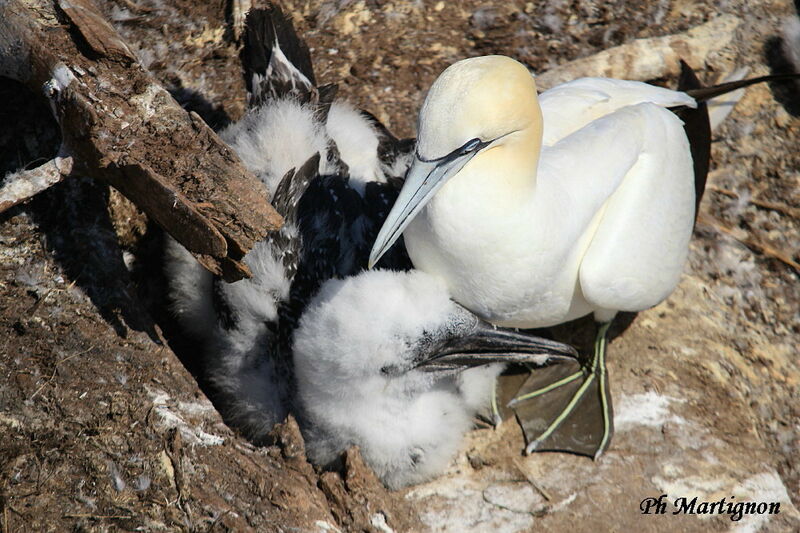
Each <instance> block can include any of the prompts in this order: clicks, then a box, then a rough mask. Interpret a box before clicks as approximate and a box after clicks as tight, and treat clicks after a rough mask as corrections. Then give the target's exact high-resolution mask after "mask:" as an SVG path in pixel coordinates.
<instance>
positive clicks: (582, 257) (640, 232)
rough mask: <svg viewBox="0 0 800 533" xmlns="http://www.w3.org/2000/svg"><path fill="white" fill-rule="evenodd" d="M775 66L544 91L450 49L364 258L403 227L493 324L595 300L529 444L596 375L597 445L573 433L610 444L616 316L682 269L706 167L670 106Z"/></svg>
mask: <svg viewBox="0 0 800 533" xmlns="http://www.w3.org/2000/svg"><path fill="white" fill-rule="evenodd" d="M765 79H772V78H761V79H757V80H746V81H742V82H735V83H732V84H726V85H725V86H721V87H717V88H708V89H699V90H697V91H694V92H692V91H689V92H688V94H687V92H682V91H672V90H668V89H663V88H660V87H655V86H652V85H648V84H646V83H641V82H634V81H622V80H614V79H606V78H583V79H578V80H575V81H572V82H569V83H565V84H563V85H560V86H558V87H555V88H553V89H550V90H548V91H545V92H544V93H542V94H541V95H539V94H537V90H536V83H535V81H534V77H533V75H532V74H531V73H530V72H529V71H528V69H527V68H526V67H525V66H524V65H522V64H521V63H519V62H517V61H515V60H513V59H511V58H508V57H504V56H485V57H476V58H470V59H465V60H462V61H459V62H457V63H455V64H453V65H451V66H450V67H448V68H447V69H446V70H445V71H444V72H443V73H442V74H441V75H440V76H439V78H438V79H437V80H436V81H435V82H434V84H433V85H432V87H431V89H430V91H429V93H428V95H427V97H426V99H425V102H424V104H423V106H422V109H421V111H420V115H419V124H418V129H419V131H418V140H417V146H416V152H415V157H414V161H413V163H412V165H411V168H410V170H409V172H408V174H407V177H406V181H405V184H404V186H403V189H402V191H401V193H400V196H399V197H398V199H397V202H396V203H395V205H394V206H393V208H392V211H391V213H390V214H389V216H388V218H387V220H386V222H385V223H384V225H383V227H382V228H381V231H380V233H379V235H378V238H377V239H376V242H375V244H374V247H373V249H372V252H371V254H370V264H373V263H374V262H375V261H376V260H378V259H379V258H380V257H381V255H382V254H383V252H384V251H385V250H386V249H387V247H388V246H390V245H391V244H392V243H393V242H394V241H395V239H397V238H398V237H399V236H400V235H401V234H402V235H403V237H404V239H405V245H406V248H407V251H408V254H409V256H410V258H411V260H412V262H413V264H414V266H415V268H418V269H420V270H423V271H425V272H428V273H430V274H433V275H436V276H438V277H440V278H441V279H443V280H444V281H445V283H446V285H447V288H448V290H449V291H450V294H451V295H452V297H453V298H454V299H455V300H456V301H457V302H459V303H460V304H462V305H464V306H465V307H467V308H468V309H470V310H471V311H473V312H475V313H476V314H478V315H479V316H481V317H482V318H484V319H486V320H488V321H490V322H491V323H493V324H498V325H502V326H507V327H520V328H539V327H546V326H551V325H555V324H560V323H563V322H566V321H569V320H572V319H574V318H578V317H581V316H584V315H587V314H590V313H593V314H594V317H595V320H596V321H597V322H598V324H599V327H598V333H597V340H596V342H595V350H594V355H593V357H592V358H591V361H590V362H589V363H588V364H587V365H586V367H585V368H584V370H583V371H582V372H578V373H574V374H572V375H569V376H563V377H562V379H560V380H558V381H556V382H554V383H551V384H550V385H548V386H544V387H542V389H540V390H538V391H536V392H535V394H534V395H541V394H543V393H545V392H550V391H553V390H555V389H559V388H560V387H564V386H566V385H569V386H570V387H573V389H572V392H571V393H570V394H569V395H567V397H566V398H563V404H562V405H563V406H564V407H563V410H562V411H561V412H560V413H559V414H558V415H557V416H555V419H554V420H552V421H551V423H549V424H547V425H545V426H544V427H542V428H541V433H540V435H539V436H538V438H536V439H532V441H531V442H530V443H529V445H528V448H527V451H528V452H530V451H533V450H535V449H537V448H538V447H540V446H541V445H542V443H544V442H545V441H546V440H547V439H548V437H550V436H551V435H552V434H553V432H554V431H555V429H556V428H557V427H558V426H559V425H560V424H561V423H563V422H564V421H565V420H566V419H567V418H568V417H569V416H570V414H571V413H572V412H573V410H574V409H575V408H576V406H577V405H578V404H579V403H580V402H581V400H582V399H583V397H584V395H585V394H587V392H588V391H590V390H591V391H594V392H597V393H598V397H597V400H598V401H599V403H600V407H601V409H600V411H601V413H602V419H603V430H602V432H601V434H600V435H598V438H597V441H596V442H595V443H593V444H592V446H591V449H590V450H587V449H586V447H585V446H584V445H581V446H579V447H577V448H571V449H572V451H578V452H582V453H588V454H589V455H594V456H595V457H596V456H598V455H599V454H601V453H602V452H603V451H604V450H605V448H606V447H607V446H608V443H609V439H610V437H611V433H612V420H611V416H612V415H611V404H610V396H609V395H608V393H607V387H606V383H605V382H606V379H607V378H606V371H605V359H604V357H605V349H606V344H607V338H606V333H607V330H608V327H609V325H610V323H611V320H612V319H613V318H614V316H615V315H616V313H617V312H619V311H641V310H644V309H647V308H649V307H652V306H654V305H656V304H658V303H659V302H661V301H662V300H664V299H665V298H666V297H667V296H668V295H669V294H670V293H671V292H672V291H673V289H674V288H675V286H676V285H677V283H678V280H679V278H680V275H681V271H682V269H683V265H684V262H685V260H686V256H687V253H688V244H689V238H690V236H691V233H692V228H693V224H694V220H695V209H696V200H699V196H700V195H701V194H702V190H703V187H704V183H705V174H704V173H703V172H704V171H703V170H702V169H701V168H700V167H702V166H703V164H702V162H701V161H697V162H696V163H698V180H697V183H695V177H694V175H695V171H694V170H693V161H692V156H691V153H690V144H689V142H688V140H687V135H686V133H684V128H683V123H682V121H681V120H680V119H679V118H678V117H677V116H676V115H675V114H674V113H673V112H672V111H670V108H674V107H683V108H694V107H696V106H697V102H696V100H695V97H693V96H692V95H694V96H696V97H698V99H702V98H708V97H711V96H714V95H716V94H720V93H722V92H725V91H727V90H733V89H734V88H738V87H741V86H744V85H747V84H750V83H755V82H757V81H764V80H765ZM705 121H706V124H707V118H705ZM706 127H707V126H706ZM706 142H710V138H709V140H707V141H706ZM706 150H707V147H706ZM700 152H703V150H702V149H700V150H699V151H698V153H700ZM706 153H707V152H706ZM706 170H707V166H706ZM696 189H697V190H696ZM518 400H519V399H518ZM545 446H549V444H545Z"/></svg>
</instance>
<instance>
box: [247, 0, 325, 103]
mask: <svg viewBox="0 0 800 533" xmlns="http://www.w3.org/2000/svg"><path fill="white" fill-rule="evenodd" d="M276 44H277V46H278V47H279V48H280V50H281V52H283V55H284V56H285V57H286V59H287V60H288V61H289V62H290V63H291V64H292V65H293V66H294V67H295V68H296V69H297V70H298V71H299V72H300V73H301V74H302V75H303V76H305V77H306V79H307V80H308V81H309V82H310V83H311V85H312V87H313V86H316V79H315V77H314V68H313V66H312V63H311V53H310V52H309V49H308V46H307V45H306V43H305V42H304V41H303V40H302V39H301V38H300V36H299V35H298V34H297V32H296V30H295V28H294V24H292V19H291V17H290V16H288V15H287V14H286V13H284V11H283V10H282V9H281V8H280V7H279V6H278V5H277V4H274V3H268V4H266V5H265V6H264V7H259V8H253V9H251V10H250V11H248V13H247V19H246V21H245V30H244V33H243V35H242V49H241V51H240V53H239V58H240V60H241V63H242V67H243V69H244V80H245V85H246V87H247V90H248V92H250V94H252V95H257V94H260V93H268V92H269V90H266V91H264V90H262V89H261V88H260V87H257V86H256V84H257V83H259V82H260V83H262V84H269V83H270V80H268V79H266V76H267V73H268V69H269V65H270V60H271V58H272V54H273V51H274V48H275V45H276ZM259 77H260V78H259ZM256 80H259V81H256Z"/></svg>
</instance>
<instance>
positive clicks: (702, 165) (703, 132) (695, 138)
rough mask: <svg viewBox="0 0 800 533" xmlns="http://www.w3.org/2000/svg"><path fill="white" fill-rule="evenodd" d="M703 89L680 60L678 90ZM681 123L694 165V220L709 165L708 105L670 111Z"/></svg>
mask: <svg viewBox="0 0 800 533" xmlns="http://www.w3.org/2000/svg"><path fill="white" fill-rule="evenodd" d="M702 87H703V85H702V83H701V82H700V79H699V78H698V77H697V75H696V74H695V72H694V70H692V67H690V66H689V65H688V64H687V63H686V62H685V61H683V60H681V75H680V77H679V78H678V90H679V91H683V92H685V93H687V94H691V92H692V91H694V90H699V89H701V88H702ZM672 111H673V112H674V113H675V114H676V115H678V118H680V119H681V120H682V121H683V129H684V131H685V132H686V137H687V138H688V139H689V149H690V150H691V153H692V163H693V165H694V193H695V210H694V213H695V218H697V213H698V212H699V209H700V200H702V199H703V192H704V191H705V189H706V179H707V178H708V168H709V165H710V164H711V123H710V122H709V119H708V105H707V104H706V103H705V102H702V101H699V102H697V107H696V108H695V109H692V108H691V107H686V106H681V107H677V108H674V109H673V110H672Z"/></svg>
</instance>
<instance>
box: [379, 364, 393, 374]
mask: <svg viewBox="0 0 800 533" xmlns="http://www.w3.org/2000/svg"><path fill="white" fill-rule="evenodd" d="M381 374H383V375H384V376H393V375H395V374H397V367H396V366H395V365H386V366H384V367H382V368H381Z"/></svg>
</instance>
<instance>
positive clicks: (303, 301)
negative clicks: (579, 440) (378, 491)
mask: <svg viewBox="0 0 800 533" xmlns="http://www.w3.org/2000/svg"><path fill="white" fill-rule="evenodd" d="M247 28H248V32H247V34H246V42H247V43H249V44H248V45H247V46H246V47H245V53H244V63H245V68H246V71H247V72H248V74H249V75H248V76H247V79H249V80H250V83H249V84H248V88H249V90H250V93H251V98H250V104H251V106H252V107H251V109H250V110H249V111H248V113H247V115H246V116H245V117H244V118H243V119H242V120H241V121H239V122H238V123H236V124H233V125H231V126H230V127H229V128H227V129H226V130H225V132H223V137H224V138H225V139H226V140H227V142H229V143H230V145H231V146H232V147H233V148H234V149H235V150H236V151H237V152H238V153H239V154H240V156H241V157H242V159H243V161H244V162H245V164H246V165H247V166H248V168H249V169H250V170H252V171H253V172H254V173H255V174H256V175H257V176H258V177H259V178H260V179H261V180H262V181H263V182H264V183H265V185H266V188H267V190H268V192H269V193H270V194H271V196H272V203H273V206H274V207H275V208H276V210H277V211H278V212H279V213H280V214H281V215H282V216H283V217H284V219H285V223H284V226H283V228H282V229H281V230H280V231H279V232H276V233H274V234H271V235H270V236H268V238H267V239H266V240H265V241H263V242H259V243H258V244H257V245H256V246H255V247H254V248H253V249H252V250H251V251H250V252H249V253H248V254H247V255H246V256H245V258H244V261H245V262H246V264H247V265H248V266H249V267H250V269H251V271H252V274H253V277H252V278H250V279H246V280H241V281H238V282H236V283H233V284H228V283H224V282H223V281H221V280H220V279H216V278H214V277H213V276H212V275H211V274H210V273H208V272H207V271H205V270H204V269H203V268H202V267H201V266H200V265H199V264H198V263H197V262H196V261H195V260H194V258H192V257H191V256H190V255H189V254H188V252H187V251H186V250H184V249H183V248H182V247H180V245H178V244H177V243H175V242H174V241H170V242H168V243H167V266H166V271H167V277H168V279H169V282H170V299H171V301H172V307H173V310H174V312H175V314H176V316H177V318H178V320H179V322H180V323H181V325H182V326H183V327H184V329H185V330H186V331H187V333H189V334H190V336H192V337H193V338H195V339H196V340H197V341H199V343H200V344H201V346H202V352H203V354H202V358H201V359H202V361H201V363H202V364H201V366H202V370H203V377H204V379H205V380H207V381H208V382H209V383H210V385H211V389H212V393H213V394H212V397H213V399H214V400H215V403H216V404H217V406H218V408H219V409H220V412H221V413H222V414H223V417H224V418H225V420H226V421H227V422H228V423H229V424H231V425H232V426H234V427H236V428H238V429H239V430H241V431H242V432H243V433H244V434H245V435H246V436H247V437H248V438H250V439H251V440H253V441H255V442H259V443H260V442H265V441H268V439H269V437H268V434H269V432H270V430H271V429H272V427H273V425H274V424H275V423H277V422H280V421H282V420H283V419H284V418H285V416H286V415H287V414H289V413H293V414H295V415H296V416H297V418H298V421H299V422H300V425H301V429H302V431H303V434H304V436H305V437H306V441H307V449H308V455H309V458H310V459H312V461H314V462H316V463H317V464H322V465H324V464H327V463H329V462H331V461H333V460H334V459H336V457H337V456H338V455H339V454H340V453H341V452H343V451H344V450H345V449H346V448H347V447H349V446H351V445H358V446H360V447H361V450H362V453H363V455H364V457H365V459H366V460H367V462H368V464H370V465H371V466H372V467H373V468H374V469H375V470H376V472H377V473H378V475H379V476H380V477H381V479H382V480H383V481H384V482H385V483H386V484H387V485H389V486H391V487H400V486H403V485H407V484H409V483H414V482H417V481H421V480H424V479H428V478H429V477H431V476H433V475H434V474H436V473H438V472H440V471H441V470H442V469H443V468H444V467H445V466H446V464H447V463H448V462H449V460H450V459H451V458H452V456H453V454H454V453H455V451H456V449H457V448H458V445H459V443H460V441H461V438H462V436H463V434H464V432H465V431H466V430H467V429H468V428H469V427H470V425H471V419H472V416H473V415H474V414H475V413H476V412H477V411H478V410H479V409H481V408H482V407H484V406H485V405H486V404H488V403H489V401H490V400H491V394H492V392H493V385H494V383H495V378H496V376H497V374H498V373H499V371H500V370H501V369H502V367H503V363H505V362H522V363H529V364H533V365H537V364H541V363H544V362H546V361H548V360H550V361H552V360H556V359H559V356H560V358H561V360H563V359H565V358H566V357H569V356H571V355H574V350H572V349H571V348H570V347H568V346H566V345H563V344H560V343H555V342H553V341H547V340H544V339H540V338H538V337H534V336H531V335H526V334H520V333H516V332H512V331H506V330H503V329H502V328H496V327H494V326H491V325H489V324H488V323H486V322H484V321H482V320H481V319H479V318H478V317H477V316H476V315H474V314H473V313H471V312H470V311H467V310H466V309H464V308H463V307H461V306H459V305H457V304H455V303H454V302H452V301H451V300H450V299H449V296H448V294H447V291H446V289H445V288H444V286H443V284H442V283H441V282H439V281H437V280H436V279H435V278H433V277H431V276H429V275H426V274H424V273H421V272H405V271H404V270H406V269H408V268H409V267H410V263H409V261H408V258H407V256H406V254H405V250H404V249H403V248H402V247H400V246H398V247H395V248H394V249H393V251H390V253H389V256H388V257H387V258H386V260H385V261H384V262H383V263H382V264H383V265H384V266H386V267H390V268H394V269H399V270H403V272H388V271H379V270H378V271H371V272H369V271H368V272H362V270H363V269H364V267H365V266H366V260H367V256H368V252H369V249H370V246H371V242H372V241H373V239H374V237H375V235H376V234H377V230H378V228H379V226H380V224H381V223H382V222H383V220H384V219H385V217H386V215H387V214H388V212H389V209H390V206H391V203H392V201H393V200H394V199H395V197H396V195H397V193H398V192H399V189H400V181H399V180H398V178H397V177H396V173H397V172H400V174H402V173H403V172H404V171H405V166H406V165H407V163H409V162H410V153H409V152H410V148H411V147H412V144H411V143H409V142H406V141H399V140H397V139H395V138H394V137H392V136H391V134H389V133H388V131H386V129H385V128H383V127H382V126H381V125H380V123H379V122H378V121H377V120H376V119H375V118H374V117H372V116H371V115H368V114H366V113H362V112H360V111H357V110H355V109H354V108H352V107H350V106H349V105H347V104H345V103H341V102H337V101H335V100H333V101H332V96H333V91H331V90H330V88H323V87H320V88H317V87H316V86H315V85H314V84H315V81H314V76H313V72H312V71H311V70H310V62H308V61H306V60H305V59H306V56H307V52H305V53H302V43H301V42H299V41H298V39H297V37H296V36H295V35H294V33H293V31H291V32H290V33H289V34H287V31H289V30H291V26H290V24H289V23H288V21H287V20H286V19H285V18H284V17H283V15H282V14H280V12H279V11H278V10H277V8H271V9H268V10H265V11H262V10H254V11H252V12H251V14H250V15H249V16H248V27H247ZM287 28H288V30H287ZM251 30H253V31H251ZM267 44H268V45H269V46H268V47H267V48H266V50H267V52H269V49H270V48H271V49H272V50H273V53H272V54H271V55H269V54H263V53H262V52H263V48H264V47H266V46H267ZM248 47H249V48H253V47H255V50H251V49H249V48H248ZM281 47H284V49H283V50H282V51H281ZM275 50H278V51H280V53H275V52H274V51H275ZM298 50H300V52H298ZM262 56H263V57H262ZM286 61H291V62H292V63H291V64H288V65H286V64H283V62H286ZM276 62H278V63H277V64H276ZM359 147H360V148H361V150H359ZM336 278H344V279H343V280H340V279H336ZM547 354H549V355H547ZM570 360H571V361H574V359H570ZM476 366H477V367H478V368H472V367H476ZM376 384H379V386H378V385H376Z"/></svg>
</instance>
